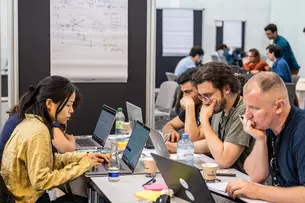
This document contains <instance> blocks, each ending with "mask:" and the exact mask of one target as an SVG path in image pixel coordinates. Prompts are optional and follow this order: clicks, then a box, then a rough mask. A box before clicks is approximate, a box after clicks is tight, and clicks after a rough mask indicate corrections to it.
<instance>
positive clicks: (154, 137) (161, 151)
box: [149, 128, 170, 158]
mask: <svg viewBox="0 0 305 203" xmlns="http://www.w3.org/2000/svg"><path fill="white" fill-rule="evenodd" d="M149 136H150V139H151V141H152V143H153V144H154V147H155V150H156V153H157V154H158V155H160V156H163V157H166V158H170V154H169V152H168V150H167V148H166V146H165V142H164V139H163V136H162V135H161V133H160V132H159V131H157V130H155V129H152V128H150V134H149Z"/></svg>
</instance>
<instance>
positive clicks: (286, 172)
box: [226, 72, 305, 203]
mask: <svg viewBox="0 0 305 203" xmlns="http://www.w3.org/2000/svg"><path fill="white" fill-rule="evenodd" d="M244 101H245V104H246V106H247V109H246V113H245V117H244V118H243V120H242V122H243V127H244V130H245V131H246V132H247V133H249V134H250V135H251V136H253V137H254V138H255V140H256V141H255V145H254V148H253V150H252V152H251V154H250V155H249V156H248V158H247V159H246V161H245V165H244V167H245V170H246V172H247V173H248V175H249V176H250V178H251V180H252V181H253V182H261V183H262V182H264V181H265V180H266V179H267V178H268V176H269V175H271V176H272V185H273V186H265V185H263V186H262V185H258V184H255V183H251V182H250V181H246V180H235V181H231V182H229V183H228V185H227V188H226V191H227V193H228V194H229V195H230V196H231V197H233V198H235V197H236V196H239V195H244V196H246V197H248V198H252V199H261V200H265V201H268V202H289V203H294V202H296V203H299V202H304V200H305V187H304V186H305V150H304V149H305V131H304V126H305V112H304V111H302V110H301V109H299V108H297V107H295V106H293V105H290V103H289V99H288V92H287V89H286V86H285V84H284V82H283V81H282V80H281V78H280V77H279V76H278V75H277V74H275V73H272V72H261V73H258V74H256V75H255V76H253V77H252V78H251V79H250V80H249V81H248V82H247V83H246V85H245V86H244Z"/></svg>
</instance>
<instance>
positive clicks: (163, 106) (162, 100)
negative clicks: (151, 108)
mask: <svg viewBox="0 0 305 203" xmlns="http://www.w3.org/2000/svg"><path fill="white" fill-rule="evenodd" d="M177 87H178V83H176V82H174V81H165V82H163V83H162V84H161V86H160V92H159V94H158V96H157V101H156V107H155V112H154V115H155V117H163V116H167V117H168V119H169V118H170V112H171V109H172V106H173V102H174V99H175V93H176V89H177Z"/></svg>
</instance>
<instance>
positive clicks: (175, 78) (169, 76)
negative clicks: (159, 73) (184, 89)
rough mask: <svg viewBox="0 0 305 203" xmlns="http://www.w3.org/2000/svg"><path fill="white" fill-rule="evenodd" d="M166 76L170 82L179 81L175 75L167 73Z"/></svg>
mask: <svg viewBox="0 0 305 203" xmlns="http://www.w3.org/2000/svg"><path fill="white" fill-rule="evenodd" d="M165 75H166V77H167V80H168V81H176V80H177V76H176V75H175V74H174V73H171V72H166V73H165Z"/></svg>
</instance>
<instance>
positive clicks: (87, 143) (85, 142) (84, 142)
mask: <svg viewBox="0 0 305 203" xmlns="http://www.w3.org/2000/svg"><path fill="white" fill-rule="evenodd" d="M76 142H77V144H79V145H80V146H81V147H91V146H93V147H94V146H95V144H94V143H93V142H92V141H91V140H89V139H78V140H76Z"/></svg>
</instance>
